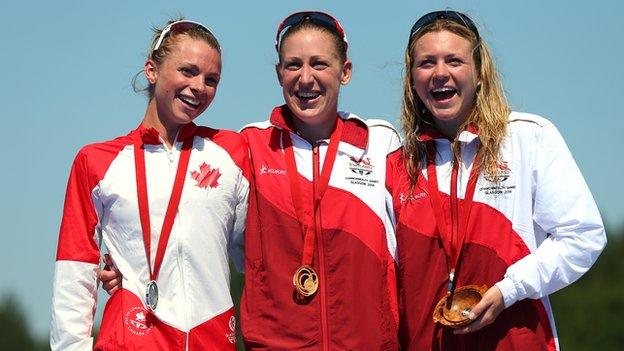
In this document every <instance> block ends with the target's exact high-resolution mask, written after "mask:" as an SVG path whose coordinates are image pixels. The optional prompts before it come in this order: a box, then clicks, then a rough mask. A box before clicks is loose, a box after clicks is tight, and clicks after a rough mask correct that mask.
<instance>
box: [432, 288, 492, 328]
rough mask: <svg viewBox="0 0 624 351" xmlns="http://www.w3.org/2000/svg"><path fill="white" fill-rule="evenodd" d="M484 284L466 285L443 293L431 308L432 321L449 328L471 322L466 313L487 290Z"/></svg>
mask: <svg viewBox="0 0 624 351" xmlns="http://www.w3.org/2000/svg"><path fill="white" fill-rule="evenodd" d="M487 289H488V288H487V286H486V285H466V286H462V287H461V288H459V289H457V290H455V291H454V292H452V293H450V294H447V295H445V296H444V297H443V298H441V299H440V301H439V302H438V304H437V305H436V306H435V308H434V310H433V321H434V322H438V323H440V324H442V325H444V326H447V327H451V328H459V327H462V326H464V325H466V324H469V323H470V322H472V320H471V319H470V318H468V315H469V314H470V311H472V309H473V308H474V306H475V305H476V304H478V303H479V301H481V298H482V297H483V294H485V292H486V291H487Z"/></svg>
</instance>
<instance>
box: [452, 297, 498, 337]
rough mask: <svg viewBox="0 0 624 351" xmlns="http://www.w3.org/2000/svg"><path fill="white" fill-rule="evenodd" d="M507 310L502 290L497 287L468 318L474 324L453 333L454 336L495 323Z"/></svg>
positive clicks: (480, 302)
mask: <svg viewBox="0 0 624 351" xmlns="http://www.w3.org/2000/svg"><path fill="white" fill-rule="evenodd" d="M504 309H505V301H504V300H503V294H502V293H501V291H500V289H499V288H498V287H497V286H496V285H495V286H493V287H491V288H489V289H488V291H486V292H485V294H484V295H483V298H482V299H481V301H479V303H478V304H477V305H476V306H475V307H474V308H473V309H472V311H470V315H468V318H470V319H472V322H470V324H468V325H467V326H465V327H463V328H459V329H455V330H454V331H453V333H454V334H466V333H472V332H474V331H477V330H479V329H481V328H483V327H485V326H486V325H489V324H491V323H492V322H494V320H495V319H496V317H498V315H499V314H500V313H501V312H503V310H504Z"/></svg>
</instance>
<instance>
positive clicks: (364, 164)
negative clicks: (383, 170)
mask: <svg viewBox="0 0 624 351" xmlns="http://www.w3.org/2000/svg"><path fill="white" fill-rule="evenodd" d="M349 169H350V170H351V172H353V173H355V174H359V175H361V176H363V175H370V174H371V173H373V164H372V163H371V160H370V158H369V157H366V158H361V159H359V160H358V159H355V158H354V157H349Z"/></svg>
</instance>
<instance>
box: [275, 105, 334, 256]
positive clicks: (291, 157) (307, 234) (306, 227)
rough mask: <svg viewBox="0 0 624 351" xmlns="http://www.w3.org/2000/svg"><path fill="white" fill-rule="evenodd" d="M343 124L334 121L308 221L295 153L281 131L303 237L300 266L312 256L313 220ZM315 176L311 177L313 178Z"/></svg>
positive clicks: (293, 199) (331, 165)
mask: <svg viewBox="0 0 624 351" xmlns="http://www.w3.org/2000/svg"><path fill="white" fill-rule="evenodd" d="M343 124H344V123H343V122H342V119H341V118H340V117H338V119H337V120H336V128H335V129H334V132H333V133H332V135H331V138H330V139H329V146H328V147H327V154H325V160H324V162H323V169H322V170H321V177H320V179H319V182H318V186H317V188H316V192H315V194H314V199H313V203H312V216H311V219H310V221H306V220H305V213H304V206H303V195H302V193H301V184H300V182H299V178H298V175H299V173H298V172H297V163H296V161H295V152H294V150H293V149H294V147H293V144H292V140H291V138H290V132H288V131H283V136H284V147H285V153H286V168H287V171H288V180H289V183H290V192H291V195H292V201H293V205H294V207H295V213H296V215H297V220H298V222H299V226H300V228H301V232H302V234H303V235H304V240H303V255H302V259H301V263H302V265H308V266H309V265H311V264H312V257H313V255H314V239H315V235H316V230H315V225H314V218H316V212H317V211H318V207H319V206H320V204H321V199H322V198H323V195H325V190H327V186H328V184H329V178H330V176H331V171H332V168H333V167H334V161H335V160H336V154H337V153H338V144H339V143H340V138H341V136H342V127H343ZM314 176H315V175H312V177H313V178H314Z"/></svg>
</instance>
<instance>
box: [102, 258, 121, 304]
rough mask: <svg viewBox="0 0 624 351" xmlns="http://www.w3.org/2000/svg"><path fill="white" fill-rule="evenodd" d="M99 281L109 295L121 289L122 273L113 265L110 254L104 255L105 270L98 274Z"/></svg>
mask: <svg viewBox="0 0 624 351" xmlns="http://www.w3.org/2000/svg"><path fill="white" fill-rule="evenodd" d="M98 279H99V280H100V281H101V282H102V288H103V289H104V290H106V292H107V293H108V294H109V295H112V294H113V293H114V292H115V291H117V290H118V289H119V288H121V272H119V270H118V269H117V267H115V266H114V265H113V261H112V260H111V258H110V255H109V254H104V268H103V269H101V270H100V271H99V272H98Z"/></svg>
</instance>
